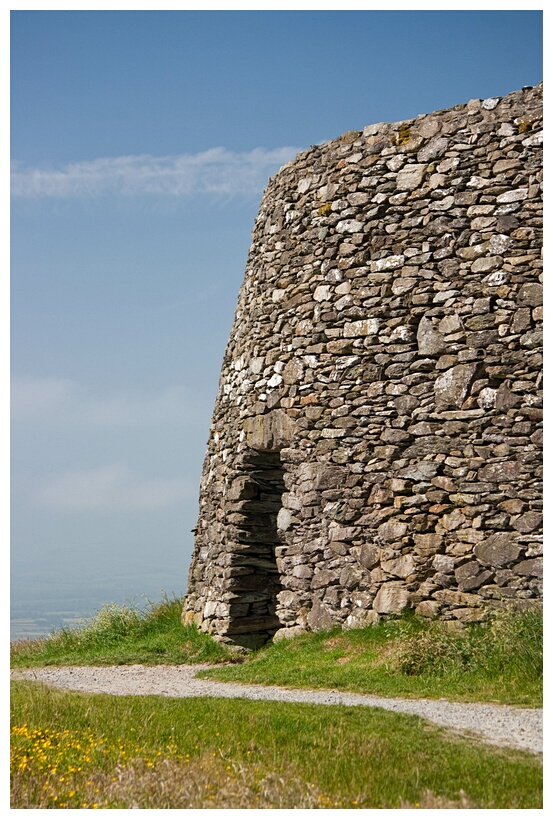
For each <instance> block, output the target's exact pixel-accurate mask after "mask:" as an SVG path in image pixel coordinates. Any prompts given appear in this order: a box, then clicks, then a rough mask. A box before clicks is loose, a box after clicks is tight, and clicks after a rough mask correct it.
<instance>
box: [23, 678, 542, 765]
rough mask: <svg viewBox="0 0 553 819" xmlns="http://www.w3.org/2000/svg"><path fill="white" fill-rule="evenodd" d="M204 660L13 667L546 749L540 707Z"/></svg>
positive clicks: (84, 684)
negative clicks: (292, 684) (233, 677)
mask: <svg viewBox="0 0 553 819" xmlns="http://www.w3.org/2000/svg"><path fill="white" fill-rule="evenodd" d="M209 667H210V666H206V665H202V666H198V665H180V666H174V665H158V666H143V665H131V666H113V667H96V666H83V667H77V666H72V667H71V666H64V667H58V668H54V667H52V668H33V669H25V670H16V671H12V672H11V674H12V677H13V678H16V679H31V680H40V681H41V682H44V683H47V684H48V685H54V686H57V687H59V688H69V689H73V690H76V691H90V692H96V693H104V694H118V695H124V694H139V695H140V694H142V695H144V694H158V695H161V696H165V697H228V698H237V697H242V698H245V699H250V700H278V701H279V702H311V703H317V704H319V705H364V706H371V707H373V708H374V707H377V708H385V709H386V710H388V711H396V712H399V713H405V714H416V715H417V716H419V717H423V718H424V719H426V720H429V721H430V722H433V723H435V724H437V725H441V726H443V727H445V728H452V729H454V730H456V731H462V732H471V733H473V734H474V735H475V736H477V737H478V738H479V739H481V740H482V741H484V742H487V743H490V744H492V745H502V746H507V747H510V748H517V749H519V750H523V751H531V752H532V753H541V752H542V721H543V713H542V710H541V709H540V708H515V707H513V706H508V705H484V704H481V703H458V702H447V701H446V700H404V699H398V698H393V699H392V698H387V697H375V696H372V695H365V694H350V693H346V692H339V691H326V690H325V691H315V690H309V689H304V688H281V687H280V686H276V685H243V684H241V683H223V682H215V681H212V680H200V679H197V678H196V676H195V675H196V672H197V671H198V670H199V669H200V668H209Z"/></svg>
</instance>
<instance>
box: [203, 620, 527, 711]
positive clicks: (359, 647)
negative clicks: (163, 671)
mask: <svg viewBox="0 0 553 819" xmlns="http://www.w3.org/2000/svg"><path fill="white" fill-rule="evenodd" d="M200 676H208V677H210V678H215V679H218V680H235V681H240V682H253V683H264V684H269V683H270V684H276V685H287V686H299V687H310V688H334V689H341V690H348V691H357V692H360V693H374V694H381V695H384V696H400V695H401V696H409V697H411V696H412V697H430V698H439V697H446V698H448V699H452V700H458V701H472V702H475V701H480V702H502V703H510V704H515V705H528V706H534V707H536V706H540V705H541V702H542V619H541V615H540V614H539V613H537V612H526V613H522V614H518V615H513V614H507V615H502V616H498V617H496V618H495V619H494V620H492V621H491V622H490V623H489V624H487V625H485V626H480V625H477V624H475V625H472V626H470V627H467V628H465V629H463V630H462V631H457V632H456V631H450V630H449V629H448V628H447V627H446V626H445V625H444V624H443V623H441V622H438V621H436V622H432V623H428V622H424V621H421V620H419V619H418V618H415V617H404V618H401V619H398V620H392V621H388V622H387V623H381V624H379V625H378V626H376V627H374V626H373V627H370V628H367V629H360V630H356V631H349V632H341V631H339V630H334V631H331V632H323V633H318V634H306V635H304V636H301V637H298V638H296V639H294V640H291V641H289V642H288V641H282V642H279V643H277V644H275V645H268V646H267V647H265V648H263V649H261V650H260V651H258V652H256V653H255V654H254V655H253V656H252V657H251V659H250V660H249V661H248V662H245V663H244V664H243V665H240V666H231V667H225V668H220V669H213V670H210V671H204V672H200Z"/></svg>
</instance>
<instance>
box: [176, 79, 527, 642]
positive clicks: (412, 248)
mask: <svg viewBox="0 0 553 819" xmlns="http://www.w3.org/2000/svg"><path fill="white" fill-rule="evenodd" d="M541 109H542V87H541V85H539V86H537V87H535V88H524V89H522V90H521V91H517V92H515V93H513V94H510V95H508V96H506V97H503V98H494V99H487V100H484V101H481V100H471V101H470V102H469V103H468V104H467V105H457V106H455V107H454V108H452V109H450V110H444V111H438V112H435V113H433V114H429V115H424V116H419V117H417V118H416V119H412V120H407V121H404V122H396V123H379V124H377V125H370V126H368V127H367V128H365V129H364V131H362V132H359V131H351V132H348V133H346V134H344V135H343V136H342V137H340V138H339V139H337V140H335V141H332V142H327V143H325V144H322V145H316V146H314V147H312V148H310V149H309V150H308V151H305V152H304V153H301V154H300V155H299V156H298V157H297V158H296V159H295V160H294V161H293V162H291V163H289V164H288V165H286V166H284V167H283V168H282V169H281V170H280V172H279V173H277V174H276V176H274V177H273V178H272V179H271V180H270V182H269V185H268V187H267V190H266V192H265V195H264V197H263V200H262V203H261V208H260V211H259V215H258V217H257V219H256V222H255V227H254V231H253V240H252V245H251V248H250V253H249V258H248V262H247V267H246V275H245V279H244V283H243V285H242V288H241V290H240V294H239V299H238V307H237V310H236V314H235V319H234V326H233V329H232V333H231V337H230V341H229V344H228V347H227V351H226V354H225V357H224V361H223V367H222V372H221V379H220V386H219V394H218V397H217V401H216V405H215V410H214V413H213V422H212V427H211V433H210V438H209V444H208V450H207V455H206V459H205V464H204V469H203V474H202V478H201V488H200V511H199V519H198V524H197V529H196V530H195V531H196V540H195V550H194V555H193V559H192V565H191V568H190V575H189V584H188V593H187V597H186V599H185V606H184V612H183V619H184V622H187V623H189V622H194V623H196V624H197V625H198V626H199V627H200V628H201V629H203V630H204V631H208V632H209V633H212V634H213V635H214V636H215V637H217V638H219V639H222V640H229V641H232V642H235V643H238V644H242V645H245V646H257V645H259V644H261V643H262V642H264V641H266V640H267V639H268V638H270V637H271V636H274V635H275V634H277V636H278V637H280V636H286V635H292V634H295V633H298V632H301V631H303V630H309V629H320V628H325V627H328V626H330V625H332V624H335V623H340V624H342V625H343V626H344V627H356V626H362V625H365V624H368V623H374V622H376V621H377V620H378V619H379V617H381V616H386V615H389V614H395V613H399V612H400V611H402V610H403V609H404V608H405V607H412V608H414V609H415V610H416V611H417V612H418V613H419V614H421V615H424V616H426V617H434V616H440V617H443V618H446V619H455V620H457V621H474V620H478V619H481V618H482V617H483V616H485V612H486V610H487V609H488V608H489V607H490V606H492V607H497V606H501V605H505V603H509V602H511V603H512V602H517V603H518V604H519V605H528V602H529V601H531V600H533V599H535V598H539V597H540V596H541V585H540V584H541V555H542V537H541V531H542V530H541V520H542V517H541V502H542V489H541V482H540V479H541V444H542V429H541V428H542V409H541V407H542V374H541V373H542V349H541V344H542V335H541V327H542V285H541V281H542V275H541V245H542V234H541V225H542V187H541V180H542V157H541V148H542V131H541V128H542V126H541V116H542V113H541Z"/></svg>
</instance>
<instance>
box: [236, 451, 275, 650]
mask: <svg viewBox="0 0 553 819" xmlns="http://www.w3.org/2000/svg"><path fill="white" fill-rule="evenodd" d="M242 466H243V473H242V475H241V477H240V484H241V486H240V496H241V503H240V512H239V513H235V514H233V523H234V524H235V542H234V543H233V547H232V552H231V555H230V574H231V577H230V583H229V593H230V595H231V599H230V600H229V625H228V629H227V634H228V636H229V637H230V636H232V641H233V642H235V643H238V644H240V645H243V646H247V647H248V648H255V647H257V646H259V645H263V643H265V642H266V641H267V640H268V639H270V637H272V635H273V634H274V633H275V631H277V630H278V629H279V628H280V627H281V623H280V621H279V620H278V617H277V616H276V613H275V610H276V595H277V594H278V592H279V591H281V589H282V586H281V585H280V577H279V572H278V569H277V565H276V557H275V549H276V547H277V545H279V543H281V540H280V538H279V535H278V532H277V515H278V513H279V510H280V509H281V507H282V494H283V492H284V491H285V486H284V471H283V467H282V463H281V460H280V453H279V452H277V451H268V450H267V451H255V450H250V451H249V452H248V453H247V454H246V455H245V456H244V458H243V461H242Z"/></svg>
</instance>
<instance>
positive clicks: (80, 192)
mask: <svg viewBox="0 0 553 819" xmlns="http://www.w3.org/2000/svg"><path fill="white" fill-rule="evenodd" d="M299 150H300V149H299V148H292V147H283V148H275V149H273V150H265V149H264V148H255V149H254V150H253V151H248V152H244V153H239V152H235V151H229V150H227V149H226V148H211V149H210V150H208V151H201V152H199V153H195V154H179V155H177V156H158V157H156V156H150V155H148V154H144V155H142V156H119V157H111V158H110V157H108V158H104V159H94V160H91V161H88V162H73V163H70V164H67V165H62V166H60V167H58V168H36V167H30V166H26V165H24V164H23V163H21V162H15V163H14V164H13V166H12V173H11V192H12V196H14V197H20V198H28V199H30V198H45V197H50V198H54V197H57V198H77V197H97V196H105V195H116V196H178V197H186V196H192V195H200V194H211V195H215V196H235V195H250V194H259V193H260V192H261V191H263V188H264V187H265V185H266V183H267V179H268V178H269V176H271V175H272V174H274V173H276V171H277V170H278V169H279V168H280V167H281V166H282V165H284V164H286V162H289V161H290V160H291V159H293V158H294V157H295V155H296V154H297V153H298V151H299Z"/></svg>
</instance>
